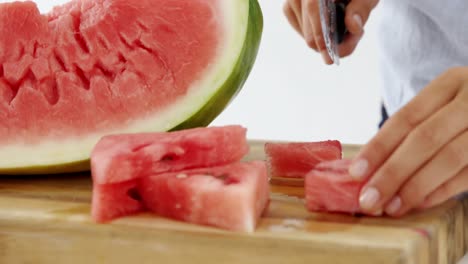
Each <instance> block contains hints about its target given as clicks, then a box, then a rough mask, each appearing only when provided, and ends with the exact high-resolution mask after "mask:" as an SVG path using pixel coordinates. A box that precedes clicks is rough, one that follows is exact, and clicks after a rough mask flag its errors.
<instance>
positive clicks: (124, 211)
mask: <svg viewBox="0 0 468 264" xmlns="http://www.w3.org/2000/svg"><path fill="white" fill-rule="evenodd" d="M137 186H138V180H137V179H133V180H128V181H125V182H119V183H114V184H93V195H92V202H91V217H92V218H93V219H94V220H95V221H96V222H98V223H104V222H108V221H110V220H113V219H115V218H118V217H123V216H127V215H133V214H136V213H139V212H142V211H143V210H144V206H143V203H142V201H141V197H140V195H139V192H138V189H137Z"/></svg>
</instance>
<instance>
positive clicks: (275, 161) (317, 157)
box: [265, 140, 342, 178]
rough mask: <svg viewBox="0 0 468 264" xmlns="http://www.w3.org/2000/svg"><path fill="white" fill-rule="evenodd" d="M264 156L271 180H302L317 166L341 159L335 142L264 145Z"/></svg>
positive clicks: (340, 148)
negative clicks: (277, 178) (324, 162)
mask: <svg viewBox="0 0 468 264" xmlns="http://www.w3.org/2000/svg"><path fill="white" fill-rule="evenodd" d="M265 154H266V157H267V164H268V170H269V173H270V176H271V177H272V178H276V177H279V178H304V177H305V175H306V174H307V173H308V172H309V171H310V170H312V169H313V168H314V167H315V166H316V165H317V164H319V163H320V162H323V161H329V160H336V159H341V158H342V146H341V143H340V142H339V141H337V140H328V141H320V142H292V143H266V144H265Z"/></svg>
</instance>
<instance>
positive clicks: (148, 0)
mask: <svg viewBox="0 0 468 264" xmlns="http://www.w3.org/2000/svg"><path fill="white" fill-rule="evenodd" d="M219 9H221V7H220V3H219V2H218V1H201V0H191V1H186V0H158V1H153V0H138V1H128V0H74V1H71V2H70V3H68V4H66V5H64V6H61V7H57V8H55V9H54V10H53V12H51V13H50V14H47V15H41V14H40V13H39V11H38V9H37V7H36V5H35V4H34V3H32V2H15V3H8V4H2V5H0V24H1V25H2V26H1V27H0V39H1V40H3V41H0V62H1V63H2V67H1V69H2V70H1V71H0V91H1V92H0V120H2V121H1V122H2V123H4V124H3V125H0V143H5V142H8V143H12V142H15V141H18V142H20V141H21V142H25V141H27V142H31V143H34V142H38V140H40V139H42V138H45V137H54V138H57V139H60V137H67V138H70V137H73V136H80V137H81V136H82V135H83V134H88V133H94V132H96V131H103V130H106V131H108V130H110V129H113V128H115V127H117V126H121V127H125V125H126V124H127V123H128V122H132V121H133V119H132V118H133V117H139V118H144V117H145V116H147V115H149V114H151V113H155V112H158V111H159V109H164V107H165V106H167V105H168V104H171V103H173V102H174V101H175V100H176V99H177V98H179V97H180V96H182V95H184V94H186V93H187V92H188V89H189V88H190V84H192V83H194V82H195V81H196V80H197V79H198V78H200V77H201V76H202V74H203V71H200V69H203V68H206V67H207V66H208V65H209V64H210V63H211V62H212V61H213V59H214V57H215V56H216V55H217V54H216V53H217V49H218V48H219V45H220V43H219V42H220V41H221V40H222V38H223V33H224V31H223V29H222V25H223V23H221V22H220V21H218V20H217V17H218V16H216V15H215V13H216V12H218V11H217V10H219ZM174 17H177V19H174ZM154 89H157V90H158V92H154ZM142 98H144V101H143V102H142ZM123 105H125V107H122V106H123ZM31 106H34V108H35V109H34V111H31ZM32 123H34V126H31V124H32ZM51 128H60V129H51Z"/></svg>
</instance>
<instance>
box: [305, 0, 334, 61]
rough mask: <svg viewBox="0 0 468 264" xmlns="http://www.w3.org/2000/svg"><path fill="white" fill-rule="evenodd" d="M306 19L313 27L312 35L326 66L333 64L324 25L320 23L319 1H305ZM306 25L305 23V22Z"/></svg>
mask: <svg viewBox="0 0 468 264" xmlns="http://www.w3.org/2000/svg"><path fill="white" fill-rule="evenodd" d="M303 7H304V10H305V14H304V18H306V19H307V20H308V21H307V22H308V23H309V24H310V26H311V29H312V33H313V36H314V39H315V45H316V46H317V49H318V51H319V52H320V53H321V55H322V58H323V61H324V62H325V64H328V65H330V64H332V63H333V61H332V59H331V58H330V56H329V55H328V52H327V50H326V46H325V40H324V38H323V31H322V24H321V22H320V11H319V2H318V0H304V6H303ZM304 23H305V22H304Z"/></svg>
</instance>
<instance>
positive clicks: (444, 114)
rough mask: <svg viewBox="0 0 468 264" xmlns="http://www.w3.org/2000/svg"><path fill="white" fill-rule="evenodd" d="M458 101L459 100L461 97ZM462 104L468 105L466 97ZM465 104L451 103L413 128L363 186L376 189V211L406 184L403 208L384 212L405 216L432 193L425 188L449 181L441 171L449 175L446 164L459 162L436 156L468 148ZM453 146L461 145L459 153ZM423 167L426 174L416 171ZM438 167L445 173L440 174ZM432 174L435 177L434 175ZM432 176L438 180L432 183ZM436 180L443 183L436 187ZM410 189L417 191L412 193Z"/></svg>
mask: <svg viewBox="0 0 468 264" xmlns="http://www.w3.org/2000/svg"><path fill="white" fill-rule="evenodd" d="M459 97H462V94H460V95H459ZM464 102H468V96H467V98H466V101H464ZM464 102H463V101H462V100H454V101H453V102H451V103H449V104H448V105H447V106H446V107H443V108H442V109H441V110H440V111H438V112H436V114H434V115H433V116H432V117H430V118H429V119H428V120H427V121H425V122H423V123H422V124H421V125H420V126H418V127H417V128H415V129H414V130H413V131H412V132H411V133H410V134H409V135H408V137H407V138H406V139H405V140H404V141H403V143H402V144H401V145H400V147H399V148H398V149H397V150H396V151H395V152H394V153H393V154H392V156H391V157H390V158H389V159H388V160H387V161H386V162H385V163H384V164H383V165H382V166H381V167H380V168H379V169H378V170H377V171H376V173H375V174H374V176H373V178H372V179H371V180H370V182H369V183H368V184H367V185H366V187H367V188H375V189H376V190H378V192H379V196H380V197H379V201H378V202H376V203H375V205H374V206H375V207H376V208H381V206H384V205H385V204H386V203H387V202H388V201H389V200H390V199H391V198H392V197H393V196H394V195H395V194H396V192H397V191H398V190H400V188H402V186H403V185H404V184H405V182H406V181H407V180H408V181H409V182H408V183H406V185H408V184H410V189H409V190H408V191H409V192H408V191H407V192H404V193H402V195H403V196H402V197H400V198H402V200H403V204H402V205H400V206H401V207H402V208H396V206H389V207H390V211H392V212H391V213H389V212H387V213H389V214H392V213H393V214H396V213H406V211H407V210H409V209H412V207H413V206H415V205H416V204H419V203H421V202H422V200H423V199H424V197H425V196H426V195H428V194H429V193H430V192H431V191H433V189H432V190H431V189H427V188H434V189H435V188H436V187H437V186H438V185H440V184H442V183H443V182H444V181H445V180H448V178H446V179H443V176H442V175H446V174H444V171H445V173H449V171H450V169H455V168H450V169H447V168H445V167H446V165H447V163H448V164H451V165H452V163H453V162H459V160H458V159H457V160H453V161H451V162H450V161H447V160H445V159H444V158H445V157H444V156H442V157H441V155H450V157H451V158H453V157H452V156H454V155H453V153H450V152H449V153H447V152H442V154H440V153H439V154H437V152H439V151H440V150H441V149H442V148H443V147H444V146H450V148H449V151H450V150H452V149H455V150H456V151H458V152H460V151H463V147H465V148H466V146H468V144H467V143H468V139H466V141H467V142H465V141H463V135H464V134H463V132H464V131H466V130H467V129H468V119H467V118H466V117H467V116H468V110H467V109H466V107H464V106H463V104H464ZM460 134H462V139H460V138H456V137H459V136H460ZM455 138H456V139H455ZM454 142H455V143H454ZM453 144H462V145H461V146H462V149H461V150H458V149H457V148H459V147H460V145H453ZM445 148H446V147H445ZM464 162H465V161H463V163H464ZM424 164H426V165H425V166H426V168H427V167H429V168H430V169H429V171H426V170H425V169H424V167H423V168H422V169H421V170H419V169H420V168H421V167H422V166H424ZM459 166H460V167H458V168H457V169H459V170H461V169H462V168H463V167H464V166H465V164H459ZM441 167H442V168H444V170H442V171H440V168H441ZM418 170H419V171H422V172H423V174H422V175H421V174H418V173H420V172H417V171H418ZM415 173H416V175H415ZM433 173H438V174H435V175H434V174H433ZM456 173H457V171H454V172H452V174H450V173H449V175H448V176H453V175H455V174H456ZM431 175H434V176H435V177H436V178H437V179H436V180H431V178H430V176H431ZM448 176H447V177H448ZM410 177H411V178H410ZM418 177H419V178H418ZM420 177H422V178H420ZM438 180H439V181H440V180H442V182H438V183H437V181H438ZM434 184H436V185H434ZM413 187H414V188H418V189H413ZM403 188H404V187H403ZM424 188H426V189H424ZM395 199H396V200H394V201H395V203H390V204H392V205H396V204H397V200H398V198H395ZM373 209H375V208H373Z"/></svg>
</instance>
